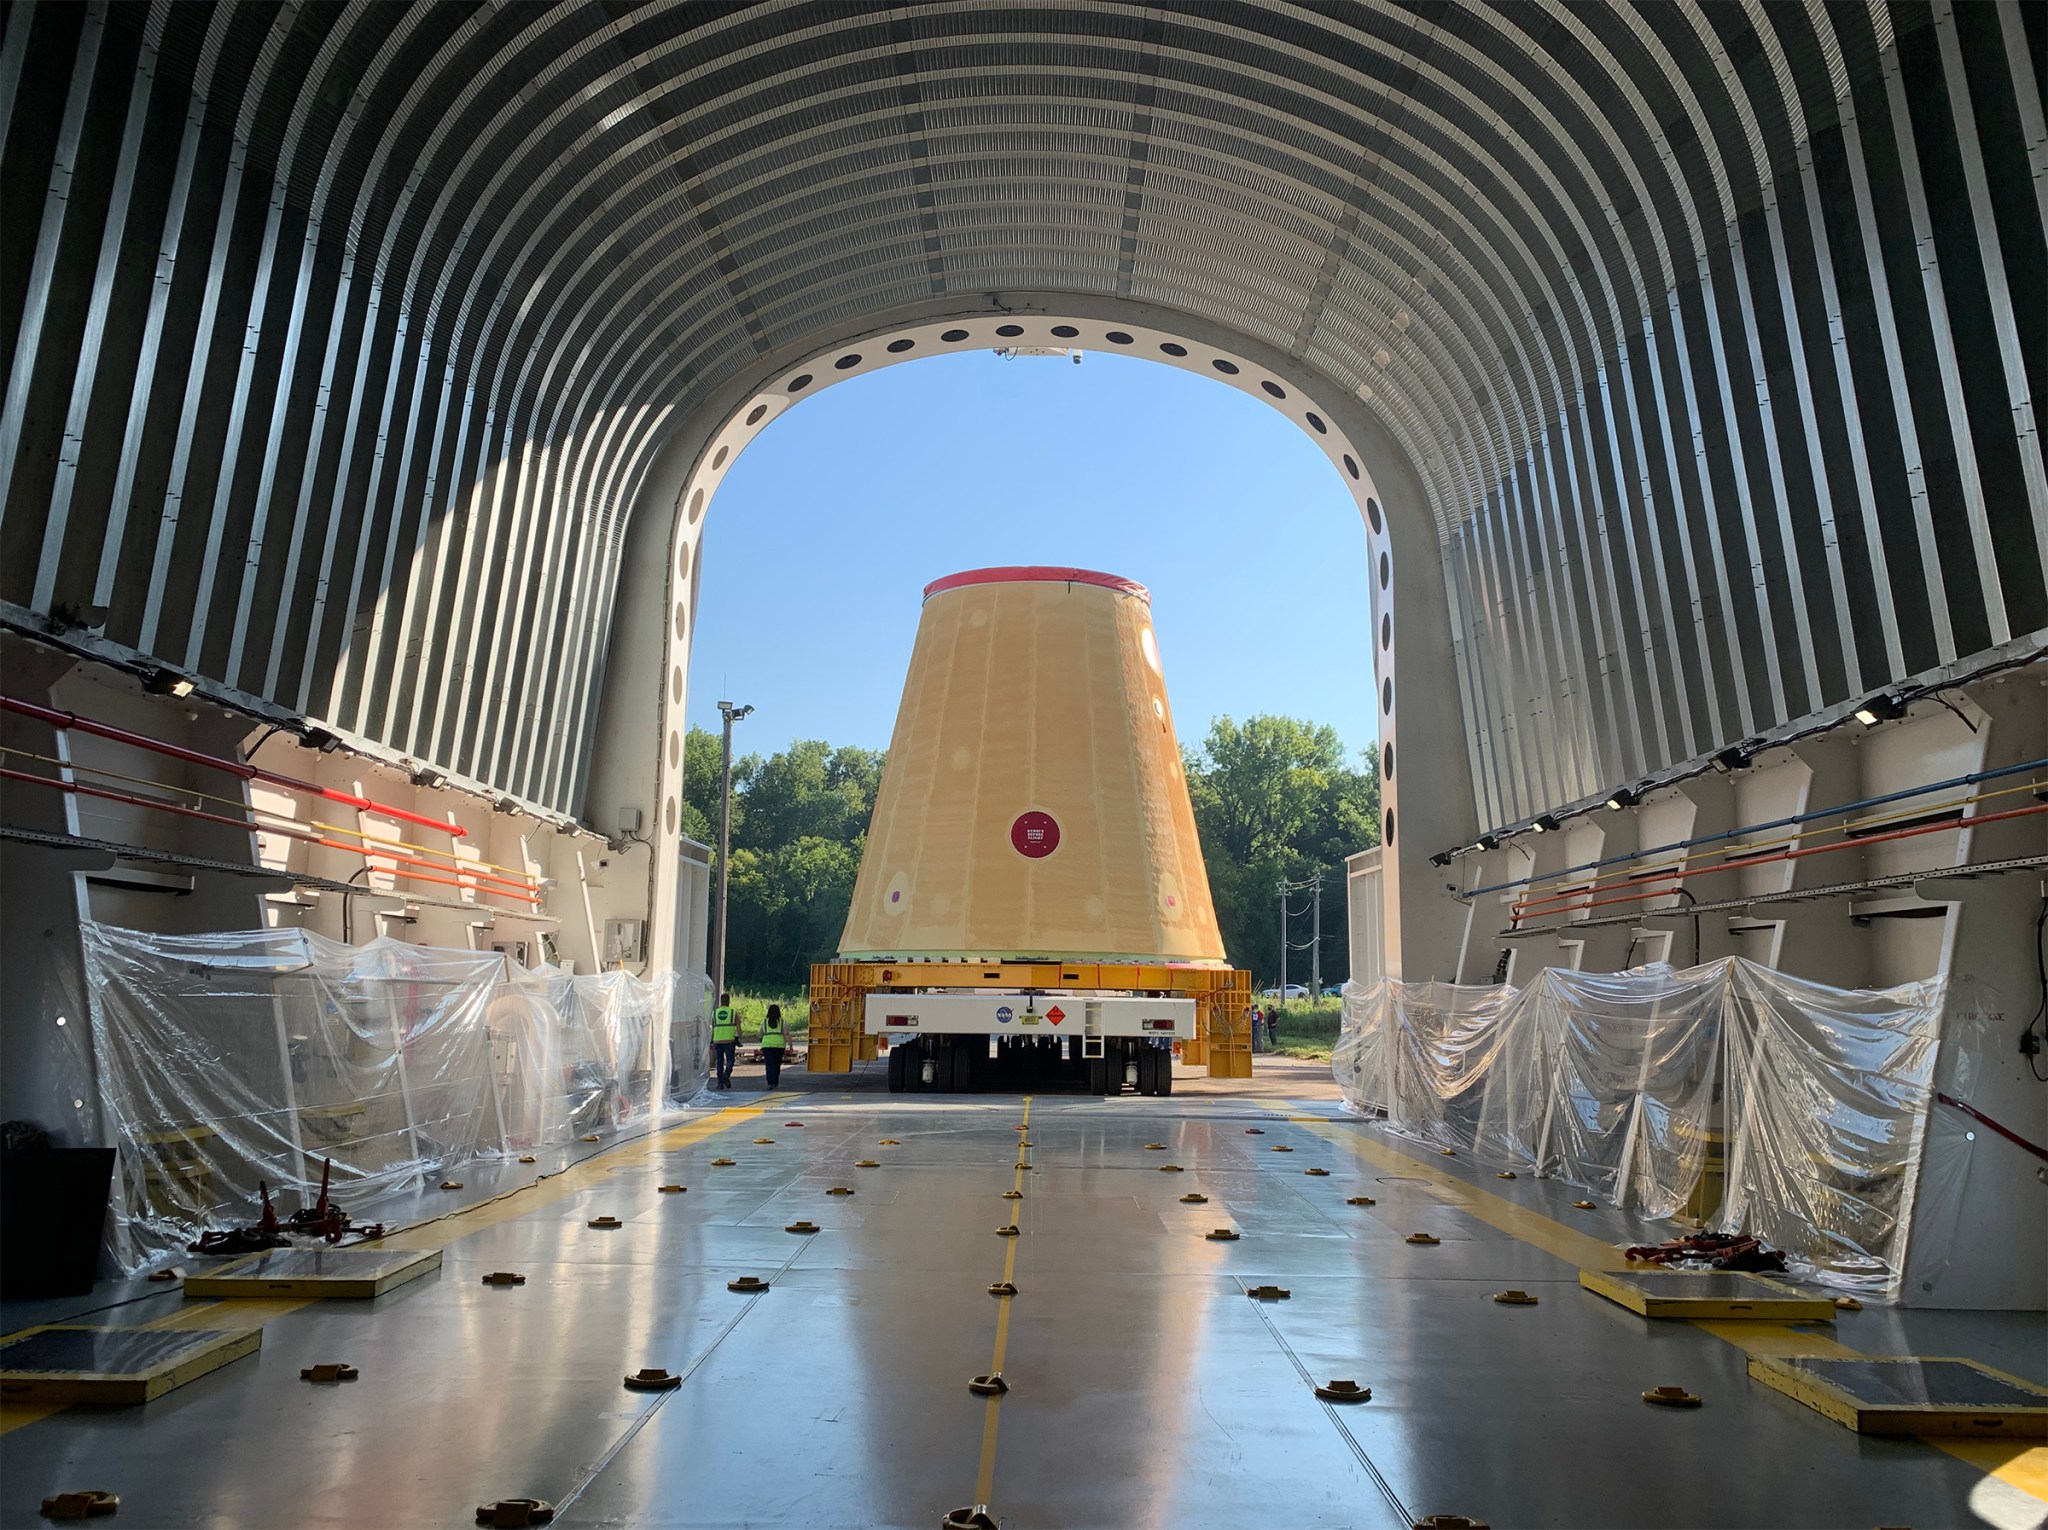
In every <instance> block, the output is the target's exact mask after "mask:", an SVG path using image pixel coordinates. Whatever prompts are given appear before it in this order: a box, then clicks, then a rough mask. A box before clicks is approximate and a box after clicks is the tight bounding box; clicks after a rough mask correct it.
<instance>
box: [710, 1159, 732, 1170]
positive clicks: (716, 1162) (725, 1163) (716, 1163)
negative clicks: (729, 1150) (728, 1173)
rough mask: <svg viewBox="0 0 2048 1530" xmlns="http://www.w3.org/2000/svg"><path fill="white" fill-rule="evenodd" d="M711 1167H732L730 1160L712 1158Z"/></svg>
mask: <svg viewBox="0 0 2048 1530" xmlns="http://www.w3.org/2000/svg"><path fill="white" fill-rule="evenodd" d="M711 1167H712V1168H714V1169H730V1168H731V1167H732V1160H731V1159H730V1158H714V1159H712V1160H711Z"/></svg>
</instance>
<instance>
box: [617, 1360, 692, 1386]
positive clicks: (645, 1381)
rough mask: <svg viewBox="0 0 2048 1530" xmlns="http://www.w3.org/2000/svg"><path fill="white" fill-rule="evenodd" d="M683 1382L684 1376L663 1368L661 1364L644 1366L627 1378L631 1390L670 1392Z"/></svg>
mask: <svg viewBox="0 0 2048 1530" xmlns="http://www.w3.org/2000/svg"><path fill="white" fill-rule="evenodd" d="M682 1384H683V1378H682V1377H680V1376H677V1375H674V1374H672V1373H670V1372H668V1371H665V1370H663V1369H661V1368H660V1367H659V1366H653V1365H650V1366H643V1367H642V1368H641V1369H640V1370H638V1371H636V1372H635V1373H634V1374H633V1375H631V1376H628V1377H627V1378H626V1390H627V1391H629V1392H668V1391H672V1390H674V1389H675V1388H676V1387H679V1386H681V1385H682Z"/></svg>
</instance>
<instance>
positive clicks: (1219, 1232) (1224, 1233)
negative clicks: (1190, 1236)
mask: <svg viewBox="0 0 2048 1530" xmlns="http://www.w3.org/2000/svg"><path fill="white" fill-rule="evenodd" d="M1202 1236H1203V1237H1205V1238H1207V1239H1208V1240H1209V1241H1210V1242H1211V1243H1235V1242H1236V1241H1237V1240H1238V1238H1239V1236H1240V1234H1239V1233H1238V1231H1237V1229H1236V1228H1234V1227H1218V1228H1216V1229H1214V1230H1213V1231H1211V1232H1205V1233H1203V1234H1202Z"/></svg>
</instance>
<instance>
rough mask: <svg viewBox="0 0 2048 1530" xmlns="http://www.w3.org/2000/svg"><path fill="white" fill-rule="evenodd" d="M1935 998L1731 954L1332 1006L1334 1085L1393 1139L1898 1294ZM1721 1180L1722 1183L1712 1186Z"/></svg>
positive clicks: (1396, 986)
mask: <svg viewBox="0 0 2048 1530" xmlns="http://www.w3.org/2000/svg"><path fill="white" fill-rule="evenodd" d="M1942 993H1943V990H1942V986H1941V985H1940V984H1938V983H1933V982H1928V983H1916V984H1909V985H1906V986H1904V987H1901V988H1894V989H1882V990H1843V989H1836V988H1829V987H1826V986H1824V985H1822V984H1818V983H1809V982H1804V981H1801V980H1800V979H1797V978H1791V977H1787V976H1785V975H1784V974H1782V973H1778V972H1772V971H1770V970H1768V969H1766V968H1763V967H1759V966H1757V965H1756V964H1754V963H1752V962H1747V961H1744V960H1742V959H1740V958H1733V959H1730V960H1727V961H1720V962H1712V963H1708V964H1706V965H1704V966H1699V967H1691V968H1685V969H1674V968H1671V967H1666V966H1652V967H1638V968H1634V969H1631V970H1630V971H1627V972H1617V973H1581V972H1572V971H1568V970H1565V969H1562V968H1549V969H1546V970H1545V971H1544V972H1543V973H1542V975H1541V976H1540V977H1539V978H1538V979H1537V980H1536V982H1535V983H1533V984H1531V985H1530V986H1529V987H1528V988H1525V989H1517V988H1511V987H1479V986H1458V985H1453V984H1446V983H1402V982H1399V981H1397V980H1394V979H1388V978H1382V979H1380V980H1378V981H1376V982H1374V983H1371V984H1367V985H1364V986H1362V987H1360V988H1357V989H1356V990H1349V989H1348V990H1347V992H1346V994H1345V1003H1344V1026H1343V1031H1342V1033H1341V1035H1340V1036H1339V1038H1338V1042H1337V1047H1336V1050H1335V1053H1334V1057H1333V1069H1334V1071H1335V1073H1336V1076H1337V1081H1338V1083H1339V1085H1340V1086H1341V1087H1342V1088H1343V1091H1344V1096H1345V1099H1346V1101H1347V1102H1348V1103H1349V1104H1350V1105H1351V1106H1353V1107H1354V1108H1357V1109H1360V1110H1367V1111H1374V1112H1381V1113H1384V1114H1385V1116H1386V1118H1387V1121H1388V1124H1389V1125H1390V1126H1392V1127H1393V1128H1394V1129H1395V1130H1396V1131H1399V1132H1402V1133H1404V1134H1406V1135H1408V1136H1411V1137H1414V1138H1417V1139H1418V1140H1420V1141H1423V1142H1427V1143H1430V1144H1431V1145H1433V1146H1436V1147H1439V1148H1452V1149H1455V1150H1457V1151H1459V1152H1462V1153H1468V1154H1470V1155H1472V1156H1474V1157H1476V1158H1478V1159H1479V1160H1480V1161H1482V1162H1485V1163H1488V1164H1494V1165H1498V1166H1500V1167H1504V1168H1516V1169H1520V1170H1529V1171H1533V1172H1538V1173H1544V1174H1552V1175H1555V1176H1557V1177H1559V1178H1561V1179H1564V1180H1567V1181H1569V1182H1571V1183H1573V1184H1577V1185H1583V1186H1585V1187H1586V1188H1587V1189H1589V1190H1591V1191H1593V1192H1594V1193H1595V1194H1596V1195H1598V1196H1600V1197H1602V1198H1604V1199H1606V1200H1607V1201H1609V1202H1611V1203H1613V1204H1615V1205H1617V1206H1621V1207H1624V1208H1627V1209H1629V1210H1631V1211H1636V1212H1639V1213H1641V1214H1642V1215H1645V1216H1650V1217H1670V1216H1673V1215H1676V1214H1678V1213H1679V1212H1680V1211H1681V1210H1685V1209H1690V1210H1691V1211H1693V1212H1694V1213H1695V1214H1696V1215H1698V1216H1700V1217H1701V1218H1702V1219H1703V1220H1704V1221H1705V1222H1706V1224H1707V1225H1709V1226H1711V1227H1713V1228H1714V1229H1716V1230H1718V1231H1723V1232H1747V1233H1753V1234H1755V1235H1757V1236H1759V1237H1761V1238H1763V1239H1764V1240H1765V1241H1766V1242H1768V1243H1770V1244H1771V1245H1773V1246H1775V1247H1777V1248H1781V1249H1783V1250H1785V1252H1786V1253H1787V1255H1788V1256H1789V1258H1790V1259H1791V1260H1792V1261H1793V1262H1794V1264H1795V1267H1797V1268H1798V1269H1800V1270H1801V1271H1802V1272H1803V1273H1807V1274H1809V1275H1811V1276H1813V1277H1814V1278H1816V1279H1819V1280H1823V1281H1826V1282H1828V1283H1830V1284H1834V1285H1840V1286H1847V1287H1851V1288H1854V1289H1859V1290H1866V1291H1872V1292H1879V1293H1883V1294H1887V1295H1892V1294H1896V1286H1897V1281H1898V1272H1899V1270H1900V1268H1901V1266H1902V1264H1903V1255H1904V1249H1903V1241H1902V1240H1903V1237H1904V1231H1905V1227H1906V1224H1907V1220H1908V1215H1909V1212H1910V1198H1911V1194H1912V1190H1911V1187H1912V1184H1913V1181H1914V1178H1915V1174H1916V1172H1917V1169H1918V1163H1919V1156H1920V1149H1921V1147H1922V1144H1923V1139H1924V1136H1925V1133H1926V1130H1927V1121H1928V1108H1929V1103H1930V1101H1931V1099H1932V1085H1931V1079H1932V1074H1933V1066H1934V1059H1935V1050H1936V1042H1937V1040H1938V1037H1939V1035H1940V1030H1941V1017H1942ZM1724 1166H1725V1184H1724V1185H1723V1186H1721V1187H1719V1189H1718V1194H1717V1186H1716V1185H1715V1183H1714V1178H1715V1175H1716V1172H1717V1171H1720V1170H1723V1168H1724Z"/></svg>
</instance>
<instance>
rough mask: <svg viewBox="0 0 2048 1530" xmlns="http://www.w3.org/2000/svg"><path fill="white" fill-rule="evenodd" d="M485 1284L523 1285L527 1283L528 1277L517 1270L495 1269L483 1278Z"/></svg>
mask: <svg viewBox="0 0 2048 1530" xmlns="http://www.w3.org/2000/svg"><path fill="white" fill-rule="evenodd" d="M483 1284H484V1285H487V1286H523V1285H525V1284H526V1277H525V1276H524V1275H521V1274H520V1273H518V1271H516V1270H493V1271H491V1273H490V1274H488V1275H486V1276H485V1277H484V1278H483Z"/></svg>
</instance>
